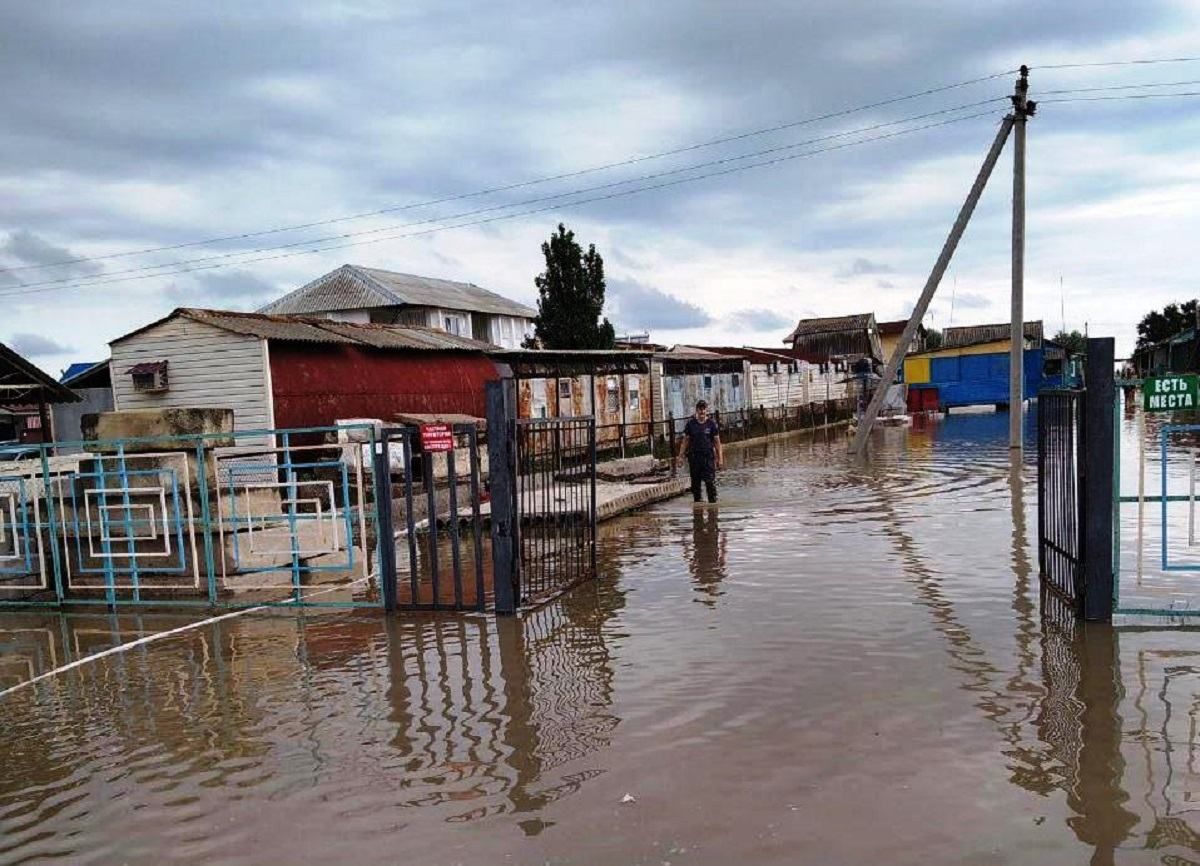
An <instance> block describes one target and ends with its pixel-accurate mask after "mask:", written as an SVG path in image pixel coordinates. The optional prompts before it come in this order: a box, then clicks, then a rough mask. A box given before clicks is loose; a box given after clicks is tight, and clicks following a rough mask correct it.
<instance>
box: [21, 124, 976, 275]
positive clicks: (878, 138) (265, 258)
mask: <svg viewBox="0 0 1200 866" xmlns="http://www.w3.org/2000/svg"><path fill="white" fill-rule="evenodd" d="M994 116H995V115H994V113H993V112H992V111H981V112H977V113H975V114H969V115H965V116H962V117H952V118H949V119H947V120H941V121H937V122H934V123H928V124H925V125H923V126H917V127H912V128H910V129H901V130H896V131H894V132H889V133H885V134H883V135H877V136H872V137H869V138H864V139H859V140H857V141H849V142H844V143H842V144H835V145H831V146H829V147H825V148H819V149H817V150H812V151H806V152H803V153H793V154H786V155H782V156H776V157H774V158H772V159H768V160H762V161H760V162H756V163H751V164H749V165H738V166H731V167H726V168H723V169H720V170H717V171H712V172H708V173H705V174H700V175H693V176H689V177H682V178H674V179H672V180H667V181H663V182H662V183H656V184H650V185H648V186H643V187H638V188H636V189H629V190H619V191H617V192H611V193H608V194H606V195H598V196H592V197H589V198H583V199H578V200H575V201H571V202H565V203H564V204H565V205H568V206H577V205H583V204H591V203H594V202H600V201H608V200H611V199H616V198H621V197H624V196H628V195H635V194H637V193H642V192H649V191H652V190H657V189H664V188H666V187H671V186H678V185H680V184H684V183H691V182H693V181H697V180H705V179H707V178H712V177H719V176H722V175H727V174H733V173H736V172H741V171H747V170H749V169H754V168H762V167H765V166H770V165H776V164H779V163H782V162H788V161H791V160H795V159H802V158H805V157H810V156H816V155H818V154H822V153H828V152H830V151H834V150H843V149H845V148H849V147H856V146H858V145H862V144H869V143H871V142H875V141H883V140H885V139H889V138H896V137H897V136H901V135H909V134H912V133H914V132H921V131H924V130H927V129H933V128H935V127H940V126H948V125H950V124H953V123H961V122H963V121H967V120H974V119H976V118H980V117H994ZM558 206H559V205H558V204H550V205H545V206H542V207H537V208H531V209H528V210H523V211H517V212H513V213H504V214H499V215H496V216H491V217H487V218H484V219H478V220H472V221H469V222H462V223H454V224H450V225H443V226H435V227H432V228H426V229H422V230H420V231H414V232H407V233H403V234H398V235H391V236H383V237H374V238H370V239H368V240H356V241H350V242H348V243H341V244H332V245H328V246H323V247H313V248H311V249H305V250H293V251H291V252H286V253H277V254H275V255H270V256H260V257H258V258H254V259H248V260H245V261H240V262H225V263H216V264H210V265H201V266H199V267H194V268H184V269H180V270H177V271H166V272H160V273H154V274H141V275H138V276H130V277H118V278H116V279H97V280H87V281H81V282H76V283H71V284H69V285H59V286H42V287H24V288H18V289H12V290H9V291H3V292H0V297H11V296H17V295H27V294H36V293H41V292H52V291H61V290H65V289H78V288H87V287H90V286H96V285H104V284H107V283H112V282H130V281H134V280H144V279H152V278H155V277H166V276H173V275H175V274H186V273H193V272H196V271H204V270H214V269H217V268H222V267H229V266H231V265H247V264H254V263H257V262H264V261H276V260H279V259H286V258H292V257H295V256H301V255H309V254H311V253H319V252H327V251H329V250H336V249H345V248H348V247H355V246H365V245H367V244H373V243H380V242H382V241H388V240H400V239H403V238H410V237H417V236H419V235H427V234H433V233H435V232H440V231H446V230H449V229H457V228H469V227H471V226H477V225H484V224H489V223H494V222H500V221H503V220H510V219H516V218H518V217H522V216H529V215H531V214H537V213H543V212H545V211H548V210H553V209H554V208H556V207H558Z"/></svg>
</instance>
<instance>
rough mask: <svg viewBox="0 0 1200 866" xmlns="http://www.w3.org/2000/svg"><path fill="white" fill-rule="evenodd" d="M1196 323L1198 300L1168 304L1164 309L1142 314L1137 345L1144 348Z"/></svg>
mask: <svg viewBox="0 0 1200 866" xmlns="http://www.w3.org/2000/svg"><path fill="white" fill-rule="evenodd" d="M1195 324H1196V302H1195V301H1184V302H1183V303H1182V304H1167V305H1166V306H1165V307H1163V308H1162V310H1154V311H1152V312H1149V313H1146V315H1144V316H1142V320H1141V321H1140V322H1138V326H1137V332H1138V339H1137V347H1138V348H1139V349H1144V348H1146V347H1147V346H1150V345H1153V344H1154V343H1158V342H1161V341H1162V340H1165V339H1167V338H1168V337H1174V336H1175V335H1176V334H1178V333H1179V332H1180V331H1182V330H1184V329H1186V328H1190V327H1192V326H1193V325H1195Z"/></svg>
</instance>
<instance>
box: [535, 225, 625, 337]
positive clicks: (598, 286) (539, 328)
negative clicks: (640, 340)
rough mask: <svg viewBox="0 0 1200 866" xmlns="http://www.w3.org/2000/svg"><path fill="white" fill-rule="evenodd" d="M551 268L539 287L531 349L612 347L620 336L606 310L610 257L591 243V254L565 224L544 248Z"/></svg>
mask: <svg viewBox="0 0 1200 866" xmlns="http://www.w3.org/2000/svg"><path fill="white" fill-rule="evenodd" d="M542 255H543V256H545V258H546V270H545V271H543V272H542V273H540V274H538V276H537V277H536V278H535V279H534V284H535V285H536V286H537V290H538V314H537V318H536V319H535V320H534V333H533V338H532V340H530V341H529V343H528V344H527V345H532V346H541V347H542V348H544V349H611V348H612V347H613V341H614V340H615V339H616V334H615V333H614V331H613V326H612V323H610V322H609V321H608V319H606V318H601V314H602V313H603V312H604V259H603V258H601V256H600V253H598V252H596V245H595V244H589V245H588V248H587V252H586V253H585V252H584V251H583V249H582V248H581V247H580V246H579V244H578V243H577V242H576V241H575V232H573V231H568V230H567V227H566V226H564V225H563V224H562V223H559V224H558V231H557V232H555V233H554V234H552V235H551V236H550V240H548V241H546V242H545V243H543V244H542Z"/></svg>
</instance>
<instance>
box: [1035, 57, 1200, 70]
mask: <svg viewBox="0 0 1200 866" xmlns="http://www.w3.org/2000/svg"><path fill="white" fill-rule="evenodd" d="M1196 62H1200V57H1152V58H1149V59H1142V60H1100V61H1095V62H1092V63H1051V64H1046V65H1044V66H1030V67H1029V68H1030V69H1092V68H1097V67H1101V66H1152V65H1155V64H1159V63H1196Z"/></svg>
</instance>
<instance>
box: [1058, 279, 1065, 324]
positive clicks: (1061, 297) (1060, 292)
mask: <svg viewBox="0 0 1200 866" xmlns="http://www.w3.org/2000/svg"><path fill="white" fill-rule="evenodd" d="M1058 304H1059V312H1060V313H1061V314H1062V332H1063V333H1064V334H1065V333H1066V332H1067V297H1066V295H1064V294H1063V278H1062V274H1059V275H1058Z"/></svg>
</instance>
